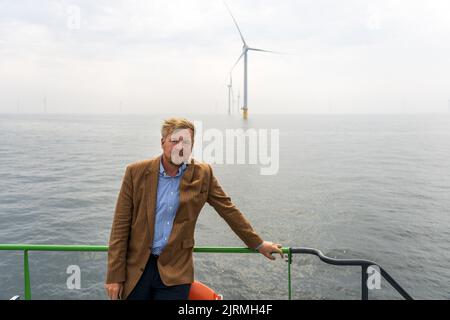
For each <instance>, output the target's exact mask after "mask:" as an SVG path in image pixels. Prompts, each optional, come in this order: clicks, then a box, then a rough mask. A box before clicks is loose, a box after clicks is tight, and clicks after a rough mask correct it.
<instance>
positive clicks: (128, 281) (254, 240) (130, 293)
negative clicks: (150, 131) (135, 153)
mask: <svg viewBox="0 0 450 320" xmlns="http://www.w3.org/2000/svg"><path fill="white" fill-rule="evenodd" d="M194 135H195V128H194V125H193V124H192V123H191V122H190V121H188V120H186V119H180V118H172V119H168V120H166V121H165V122H164V123H163V125H162V128H161V136H162V138H161V147H162V149H163V153H162V155H160V156H158V157H156V158H153V159H150V160H144V161H140V162H136V163H133V164H130V165H128V166H127V168H126V171H125V176H124V178H123V181H122V187H121V189H120V192H119V197H118V200H117V204H116V208H115V214H114V220H113V224H112V229H111V235H110V240H109V251H108V271H107V278H106V284H105V289H106V292H107V294H108V296H109V298H110V299H113V300H116V299H130V300H132V299H141V300H150V299H154V300H161V299H177V300H186V299H187V298H188V295H189V290H190V284H191V283H192V282H193V281H194V264H193V259H192V251H193V248H194V230H195V224H196V222H197V218H198V215H199V213H200V211H201V209H202V207H203V205H204V204H205V202H208V203H209V204H210V205H211V206H213V207H214V209H215V210H216V211H217V212H218V213H219V215H220V216H221V217H222V218H223V219H224V220H225V221H226V222H227V223H228V225H229V226H230V227H231V229H232V230H233V231H234V232H235V233H236V234H237V235H238V236H239V238H240V239H241V240H242V241H243V242H244V243H245V244H246V245H247V246H248V247H249V248H252V249H255V250H257V251H258V252H260V253H261V254H263V255H264V256H266V257H267V258H269V259H271V260H275V257H273V256H272V253H279V254H280V255H281V257H283V253H282V251H281V249H280V248H281V245H280V244H274V243H272V242H270V241H263V239H261V237H260V236H259V235H258V234H257V233H256V232H255V231H254V230H253V228H252V227H251V225H250V223H249V222H248V220H247V219H246V218H245V217H244V215H243V214H242V213H241V212H240V211H239V209H237V208H236V206H235V205H234V204H233V203H232V202H231V199H230V198H229V197H228V196H227V195H226V193H225V192H224V191H223V190H222V188H221V186H220V184H219V182H218V181H217V179H216V177H215V176H214V174H213V172H212V169H211V166H210V165H208V164H205V163H200V162H197V161H195V160H194V159H190V155H191V149H192V146H193V143H194ZM189 159H190V161H188V160H189Z"/></svg>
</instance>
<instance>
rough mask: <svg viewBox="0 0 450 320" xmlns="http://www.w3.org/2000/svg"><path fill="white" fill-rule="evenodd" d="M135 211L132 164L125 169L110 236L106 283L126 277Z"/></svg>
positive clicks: (123, 279) (122, 279)
mask: <svg viewBox="0 0 450 320" xmlns="http://www.w3.org/2000/svg"><path fill="white" fill-rule="evenodd" d="M132 212H133V181H132V176H131V169H130V166H127V168H126V170H125V176H124V177H123V179H122V187H121V188H120V192H119V196H118V199H117V203H116V208H115V213H114V219H113V223H112V228H111V235H110V238H109V249H108V271H107V276H106V283H117V282H123V281H125V279H126V256H127V248H128V236H129V234H130V224H131V216H132Z"/></svg>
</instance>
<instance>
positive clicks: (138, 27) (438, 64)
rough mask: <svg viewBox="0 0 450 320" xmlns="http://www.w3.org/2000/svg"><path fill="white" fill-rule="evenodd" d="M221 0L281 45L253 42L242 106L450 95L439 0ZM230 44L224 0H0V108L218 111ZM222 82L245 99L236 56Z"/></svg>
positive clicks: (362, 108) (248, 27) (279, 107)
mask: <svg viewBox="0 0 450 320" xmlns="http://www.w3.org/2000/svg"><path fill="white" fill-rule="evenodd" d="M227 3H228V4H229V6H230V8H231V10H232V11H233V13H234V15H235V17H236V19H237V20H238V22H239V24H240V27H241V29H242V32H243V34H244V36H245V37H246V40H247V42H248V44H249V45H250V46H253V47H258V48H263V49H267V50H275V51H282V52H286V53H290V54H289V55H275V54H268V53H258V52H250V54H249V111H250V113H269V112H276V113H281V112H285V113H288V112H300V113H326V112H329V111H330V110H331V111H332V112H339V113H348V112H355V113H372V112H373V113H377V112H388V113H391V112H394V113H397V112H445V111H447V110H448V108H449V106H448V105H449V103H450V102H449V99H450V41H449V40H450V19H449V14H450V2H449V1H447V0H431V1H425V0H409V1H398V0H397V1H396V0H390V1H387V0H377V1H363V0H346V1H344V0H343V1H335V0H304V1H302V0H298V1H296V0H283V1H275V0H258V1H257V0H228V1H227ZM78 10H79V13H80V15H79V19H78V15H77V12H78ZM78 22H79V24H78ZM241 47H242V44H241V41H240V38H239V34H238V33H237V30H236V29H235V27H234V25H233V22H232V20H231V18H230V16H229V14H228V12H227V11H226V8H225V6H224V5H223V3H222V1H221V0H142V1H137V0H126V1H100V0H97V1H88V0H86V1H77V0H72V1H64V0H63V1H56V0H54V1H36V0H34V1H33V0H28V1H26V0H18V1H17V0H14V1H12V0H11V1H8V0H0V92H1V93H0V112H16V111H17V108H19V111H20V112H33V113H34V112H42V111H43V105H44V103H43V99H44V97H47V111H48V112H71V113H72V112H76V113H78V112H81V113H85V112H96V113H97V112H98V113H116V112H119V106H120V101H122V112H130V113H137V112H143V113H153V112H155V113H161V112H163V111H164V112H179V111H183V112H205V113H206V112H226V110H227V108H226V105H227V90H228V89H227V87H226V84H227V81H228V72H229V70H230V68H231V66H232V65H233V63H234V61H235V60H236V59H237V57H238V56H239V55H240V53H241ZM233 82H234V92H235V94H236V95H237V93H238V91H239V90H240V92H241V101H242V64H240V65H238V67H237V68H236V69H235V70H234V73H233ZM235 99H237V97H235Z"/></svg>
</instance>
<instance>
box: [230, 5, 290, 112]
mask: <svg viewBox="0 0 450 320" xmlns="http://www.w3.org/2000/svg"><path fill="white" fill-rule="evenodd" d="M223 3H224V5H225V7H226V8H227V10H228V12H229V13H230V16H231V18H232V19H233V22H234V24H235V26H236V28H237V30H238V32H239V35H240V36H241V40H242V43H243V46H242V53H241V55H240V56H239V58H238V59H237V60H236V62H235V64H234V65H233V67H232V68H231V71H233V69H234V67H236V65H237V64H238V62H239V61H240V60H241V58H242V57H244V105H243V107H242V110H243V111H244V119H247V117H248V105H247V103H248V90H247V87H248V83H247V82H248V81H247V80H248V79H247V69H248V66H247V64H248V57H247V53H248V51H249V50H251V51H260V52H270V53H277V54H281V53H280V52H275V51H269V50H263V49H257V48H251V47H249V46H248V45H247V42H246V41H245V39H244V36H243V35H242V32H241V29H240V28H239V25H238V24H237V22H236V19H235V18H234V16H233V14H232V13H231V10H230V8H229V7H228V5H227V3H226V2H225V1H223Z"/></svg>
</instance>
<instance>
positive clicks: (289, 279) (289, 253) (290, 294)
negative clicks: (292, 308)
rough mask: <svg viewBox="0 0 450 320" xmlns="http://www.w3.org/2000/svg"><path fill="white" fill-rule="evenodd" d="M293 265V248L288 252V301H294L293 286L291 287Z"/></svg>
mask: <svg viewBox="0 0 450 320" xmlns="http://www.w3.org/2000/svg"><path fill="white" fill-rule="evenodd" d="M291 263H292V252H291V248H289V251H288V299H289V300H291V299H292V285H291Z"/></svg>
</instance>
